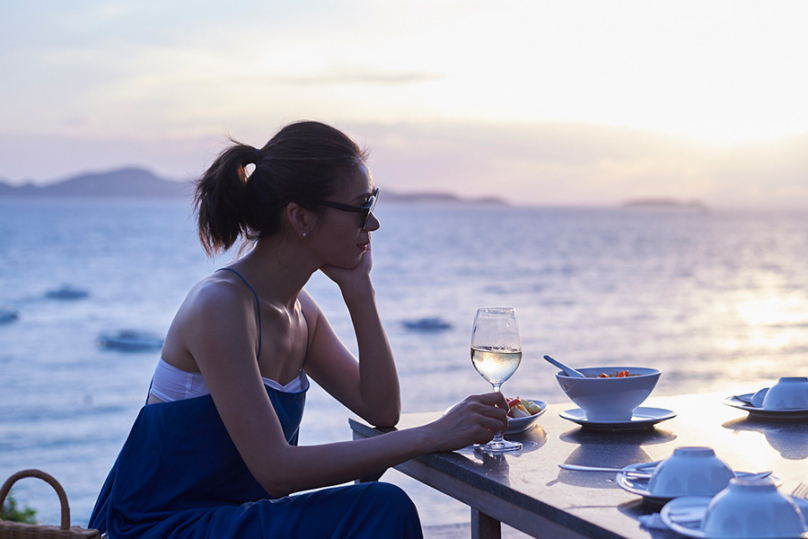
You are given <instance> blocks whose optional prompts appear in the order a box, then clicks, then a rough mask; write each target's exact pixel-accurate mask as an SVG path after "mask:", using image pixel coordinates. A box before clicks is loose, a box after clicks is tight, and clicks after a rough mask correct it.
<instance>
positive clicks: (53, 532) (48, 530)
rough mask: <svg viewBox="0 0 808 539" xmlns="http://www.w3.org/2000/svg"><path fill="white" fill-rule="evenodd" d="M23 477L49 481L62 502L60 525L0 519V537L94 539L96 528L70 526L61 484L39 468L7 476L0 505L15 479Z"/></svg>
mask: <svg viewBox="0 0 808 539" xmlns="http://www.w3.org/2000/svg"><path fill="white" fill-rule="evenodd" d="M23 477H39V478H40V479H43V480H45V481H47V482H48V483H50V485H51V486H52V487H53V488H54V489H55V490H56V494H58V495H59V502H60V503H61V504H62V526H61V527H56V526H45V525H42V524H24V523H22V522H7V521H5V520H0V539H96V538H99V537H100V535H99V534H98V530H88V529H85V528H80V527H78V526H72V527H71V526H70V507H69V506H68V505H67V495H66V494H65V490H64V489H63V488H62V485H60V484H59V482H58V481H57V480H56V479H54V478H53V477H52V476H50V475H48V474H46V473H45V472H42V471H39V470H23V471H21V472H17V473H15V474H14V475H12V476H11V477H9V478H8V479H7V480H6V482H5V483H4V484H3V488H2V489H0V507H2V505H3V503H4V502H5V501H6V496H8V492H9V491H10V490H11V485H13V484H14V483H15V482H17V480H19V479H22V478H23Z"/></svg>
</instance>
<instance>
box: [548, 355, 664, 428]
mask: <svg viewBox="0 0 808 539" xmlns="http://www.w3.org/2000/svg"><path fill="white" fill-rule="evenodd" d="M622 370H627V371H628V372H629V374H630V375H631V376H626V377H624V378H615V377H609V378H599V376H600V374H601V373H605V374H614V373H616V372H620V371H622ZM578 371H579V372H580V373H581V374H583V375H584V376H586V378H573V377H571V376H567V375H566V374H564V372H563V371H561V372H559V373H558V374H556V380H558V383H559V385H560V386H561V389H563V390H564V393H566V394H567V396H568V397H569V398H570V399H572V402H574V403H575V404H577V405H578V407H579V408H581V410H583V411H584V413H585V414H586V419H587V420H588V421H628V420H630V419H631V416H632V414H633V413H634V410H636V409H637V407H638V406H639V405H640V404H642V403H643V401H644V400H645V399H647V398H648V395H650V394H651V391H653V389H654V387H655V386H656V384H657V382H658V381H659V375H660V372H659V371H658V370H657V369H648V368H643V367H590V368H584V369H578Z"/></svg>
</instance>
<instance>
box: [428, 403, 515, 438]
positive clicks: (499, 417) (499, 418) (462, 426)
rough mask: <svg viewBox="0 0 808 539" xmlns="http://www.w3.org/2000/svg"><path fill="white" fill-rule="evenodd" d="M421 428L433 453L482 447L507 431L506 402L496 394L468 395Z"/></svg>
mask: <svg viewBox="0 0 808 539" xmlns="http://www.w3.org/2000/svg"><path fill="white" fill-rule="evenodd" d="M425 428H427V429H428V430H429V432H430V436H431V438H433V440H434V443H435V445H434V447H433V451H454V450H456V449H461V448H463V447H466V446H468V445H471V444H476V443H486V442H489V441H491V439H492V438H493V437H494V435H495V434H496V433H497V432H503V431H504V430H505V429H506V428H508V402H507V401H506V400H505V397H504V396H503V395H502V393H498V392H497V393H486V394H484V395H472V396H470V397H467V398H466V399H464V400H463V401H462V402H461V403H460V404H457V405H456V406H455V407H454V408H452V409H451V410H449V411H448V412H447V413H446V414H445V415H444V416H443V417H441V418H440V419H438V420H436V421H434V422H432V423H430V424H429V425H427V426H426V427H425Z"/></svg>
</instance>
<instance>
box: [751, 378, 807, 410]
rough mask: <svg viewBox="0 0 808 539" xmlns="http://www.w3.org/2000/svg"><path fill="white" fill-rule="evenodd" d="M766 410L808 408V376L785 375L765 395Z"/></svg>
mask: <svg viewBox="0 0 808 539" xmlns="http://www.w3.org/2000/svg"><path fill="white" fill-rule="evenodd" d="M762 408H763V409H764V410H783V411H786V410H808V377H805V376H784V377H782V378H780V380H778V381H777V383H776V384H774V385H773V386H772V387H770V388H769V390H768V391H767V392H766V396H765V397H763V405H762Z"/></svg>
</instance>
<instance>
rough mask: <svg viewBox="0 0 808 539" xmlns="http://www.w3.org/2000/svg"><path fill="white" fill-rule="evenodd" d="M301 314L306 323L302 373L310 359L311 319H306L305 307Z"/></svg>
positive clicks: (301, 309)
mask: <svg viewBox="0 0 808 539" xmlns="http://www.w3.org/2000/svg"><path fill="white" fill-rule="evenodd" d="M300 314H302V315H303V320H305V321H306V355H304V356H303V366H302V367H300V372H303V369H305V368H306V360H307V359H309V319H308V318H306V313H305V312H304V311H303V307H302V306H301V308H300Z"/></svg>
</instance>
